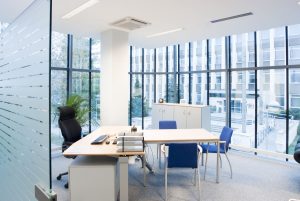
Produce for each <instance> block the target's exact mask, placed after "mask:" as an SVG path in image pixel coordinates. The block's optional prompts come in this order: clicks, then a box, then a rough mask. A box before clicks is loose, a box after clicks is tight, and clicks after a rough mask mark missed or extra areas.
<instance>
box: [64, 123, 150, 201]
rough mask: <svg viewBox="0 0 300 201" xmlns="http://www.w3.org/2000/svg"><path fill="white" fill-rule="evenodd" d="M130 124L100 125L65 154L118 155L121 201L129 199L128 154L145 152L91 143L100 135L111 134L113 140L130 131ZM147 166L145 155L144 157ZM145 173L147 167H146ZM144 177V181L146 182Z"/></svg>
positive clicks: (143, 153)
mask: <svg viewBox="0 0 300 201" xmlns="http://www.w3.org/2000/svg"><path fill="white" fill-rule="evenodd" d="M130 129H131V127H130V126H105V127H100V128H98V129H97V130H95V131H94V132H92V133H91V134H89V135H87V136H86V137H84V138H82V139H80V140H79V141H77V142H75V143H74V144H72V146H70V147H69V148H68V149H67V150H66V151H65V152H64V153H63V154H64V155H65V156H112V157H118V159H119V164H120V201H128V156H136V155H141V156H144V155H145V152H118V151H117V146H116V145H114V144H112V143H110V144H105V142H103V143H102V144H99V145H91V142H92V141H94V140H95V139H96V138H97V137H99V136H100V135H104V134H106V135H109V136H110V138H109V139H108V140H110V141H113V139H114V138H115V136H116V134H118V133H120V132H130ZM143 160H144V163H143V164H144V166H145V157H143ZM144 175H146V174H145V168H144ZM145 179H146V178H145V177H144V182H145Z"/></svg>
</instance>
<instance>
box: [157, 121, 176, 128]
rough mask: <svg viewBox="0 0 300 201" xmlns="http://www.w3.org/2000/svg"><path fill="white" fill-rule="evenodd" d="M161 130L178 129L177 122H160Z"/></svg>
mask: <svg viewBox="0 0 300 201" xmlns="http://www.w3.org/2000/svg"><path fill="white" fill-rule="evenodd" d="M159 129H177V124H176V121H159Z"/></svg>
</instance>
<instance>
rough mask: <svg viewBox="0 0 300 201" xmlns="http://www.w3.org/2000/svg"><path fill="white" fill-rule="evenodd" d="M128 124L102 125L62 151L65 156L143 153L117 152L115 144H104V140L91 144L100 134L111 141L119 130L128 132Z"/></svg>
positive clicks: (134, 153)
mask: <svg viewBox="0 0 300 201" xmlns="http://www.w3.org/2000/svg"><path fill="white" fill-rule="evenodd" d="M130 129H131V127H130V126H103V127H100V128H98V129H97V130H95V131H94V132H92V133H91V134H89V135H87V136H85V137H84V138H82V139H81V140H79V141H77V142H75V143H74V144H72V146H70V147H69V148H68V149H67V150H65V151H64V153H63V154H64V155H65V156H74V155H76V156H79V155H81V156H116V157H118V156H135V155H144V154H145V152H118V151H117V148H118V147H117V145H115V144H112V142H111V143H110V144H106V143H105V142H103V143H101V144H99V145H91V142H92V141H94V140H95V139H97V137H99V136H100V135H104V134H105V135H108V136H109V138H108V139H107V140H109V141H113V140H114V139H115V136H116V135H117V134H118V133H120V132H130ZM107 140H106V141H107Z"/></svg>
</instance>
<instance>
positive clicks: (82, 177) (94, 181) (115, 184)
mask: <svg viewBox="0 0 300 201" xmlns="http://www.w3.org/2000/svg"><path fill="white" fill-rule="evenodd" d="M69 189H70V198H71V201H101V200H105V201H116V200H117V198H118V193H119V189H120V184H119V166H118V160H117V158H113V157H105V156H78V157H77V158H76V159H75V160H74V161H73V162H72V164H71V165H70V167H69Z"/></svg>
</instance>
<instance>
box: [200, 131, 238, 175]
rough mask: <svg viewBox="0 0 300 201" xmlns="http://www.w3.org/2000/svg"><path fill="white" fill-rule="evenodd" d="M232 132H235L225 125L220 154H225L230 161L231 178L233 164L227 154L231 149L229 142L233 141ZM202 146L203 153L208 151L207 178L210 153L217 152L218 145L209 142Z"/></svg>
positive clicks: (221, 136) (221, 137)
mask: <svg viewBox="0 0 300 201" xmlns="http://www.w3.org/2000/svg"><path fill="white" fill-rule="evenodd" d="M232 133H233V130H232V128H229V127H227V126H224V127H223V130H222V132H221V135H220V154H225V156H226V159H227V161H228V163H229V167H230V177H231V178H232V168H231V164H230V161H229V159H228V156H227V151H228V149H229V144H230V143H231V136H232ZM201 147H202V150H203V153H206V159H205V171H204V179H205V175H206V167H207V156H208V153H217V145H216V144H214V145H210V144H209V143H208V144H202V145H201ZM220 160H221V155H220ZM221 162H222V160H221ZM221 164H222V163H221Z"/></svg>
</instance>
